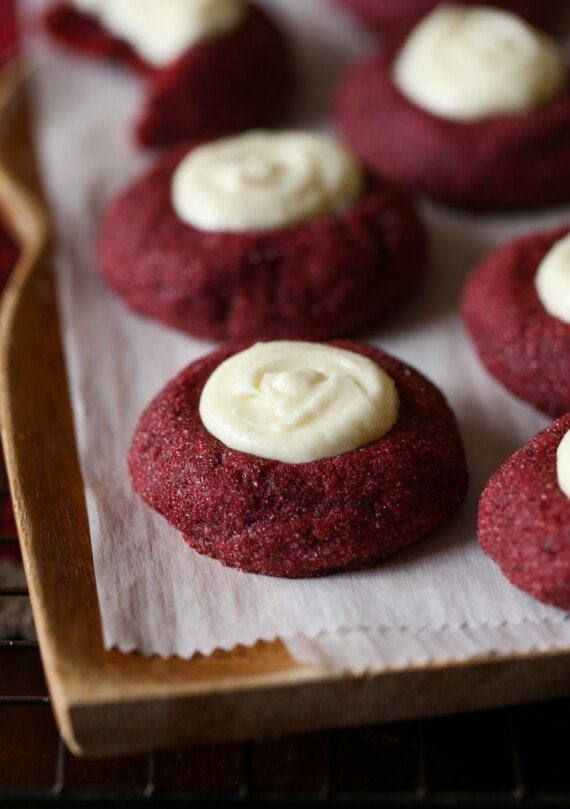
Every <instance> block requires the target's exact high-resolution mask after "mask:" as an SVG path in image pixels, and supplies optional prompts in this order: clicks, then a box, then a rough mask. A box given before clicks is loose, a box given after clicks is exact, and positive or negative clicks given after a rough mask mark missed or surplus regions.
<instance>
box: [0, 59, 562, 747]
mask: <svg viewBox="0 0 570 809" xmlns="http://www.w3.org/2000/svg"><path fill="white" fill-rule="evenodd" d="M22 85H23V80H22V71H21V69H20V66H19V65H18V64H12V65H11V66H10V67H9V68H8V69H7V70H5V71H4V74H3V76H2V78H1V81H0V209H1V210H2V212H3V216H4V219H5V220H6V223H7V225H8V226H9V227H10V229H11V230H12V232H13V235H14V237H15V238H16V239H17V241H18V243H19V244H20V245H21V249H22V253H21V258H20V261H19V263H18V266H17V268H16V270H15V272H14V274H13V277H12V280H11V283H10V285H9V287H8V289H7V290H6V292H5V294H4V299H3V304H2V312H1V322H0V352H1V360H0V362H1V367H0V373H1V378H0V386H1V387H0V390H1V407H2V410H1V417H2V430H3V440H4V447H5V453H6V461H7V466H8V471H9V477H10V483H11V488H12V495H13V499H14V504H15V510H16V518H17V524H18V530H19V534H20V539H21V544H22V553H23V556H24V562H25V567H26V573H27V577H28V583H29V589H30V597H31V602H32V608H33V611H34V617H35V621H36V626H37V631H38V636H39V640H40V650H41V654H42V659H43V664H44V668H45V673H46V677H47V681H48V685H49V689H50V693H51V696H52V700H53V706H54V710H55V714H56V719H57V722H58V724H59V727H60V729H61V732H62V734H63V736H64V738H65V740H66V742H67V744H68V746H69V747H70V748H71V750H72V751H73V752H75V753H78V754H84V755H89V756H103V755H112V754H120V753H126V752H131V751H139V750H144V749H148V748H149V747H160V746H166V745H175V744H180V743H183V742H189V741H200V742H210V741H229V740H237V739H245V738H248V737H252V736H259V735H264V734H271V735H274V734H280V733H287V732H298V731H302V730H309V729H316V728H322V727H327V726H329V727H330V726H341V725H350V724H362V723H370V722H376V721H380V720H396V719H402V718H412V717H418V716H422V715H433V714H437V713H448V712H453V711H464V710H472V709H478V708H483V707H489V706H496V705H504V704H509V703H510V704H512V703H515V702H522V701H529V700H536V699H540V698H546V697H559V696H564V695H566V694H569V693H570V654H568V653H564V654H561V653H557V654H551V655H546V654H541V655H535V656H524V657H521V656H514V655H511V656H508V657H497V656H495V657H487V658H479V659H477V660H473V661H471V662H469V663H466V664H458V665H452V666H450V665H447V666H420V667H416V668H407V669H405V670H392V671H389V672H385V671H384V672H382V673H380V672H370V673H368V674H367V675H366V676H358V677H350V676H336V675H331V674H330V672H328V671H327V670H326V669H323V668H317V667H310V666H302V665H298V664H297V663H296V662H295V661H294V660H293V659H291V657H290V656H289V655H288V653H287V651H286V649H285V648H284V646H283V645H282V644H281V643H279V642H276V643H257V644H256V645H255V646H254V647H253V648H247V649H246V648H237V649H235V650H234V651H232V652H230V653H226V652H219V653H215V654H213V655H212V656H210V657H203V656H201V655H196V656H195V657H194V658H193V659H192V660H190V661H183V660H180V659H170V660H164V659H158V658H152V659H148V658H146V659H145V658H142V657H140V656H139V655H137V654H121V653H119V652H117V651H110V652H109V651H105V649H104V648H103V643H102V637H101V627H100V620H99V612H98V606H97V596H96V591H95V579H94V573H93V567H92V559H91V548H90V541H89V529H88V524H87V516H86V510H85V502H84V493H83V486H82V481H81V475H80V471H79V466H78V461H77V454H76V448H75V441H74V435H73V426H72V416H71V408H70V402H69V397H68V393H67V386H66V378H65V370H64V363H63V356H62V349H61V342H60V335H59V328H58V318H57V307H56V301H55V295H54V283H53V275H52V271H51V265H50V250H49V236H48V234H49V226H48V220H47V217H46V215H45V213H44V210H43V208H42V204H41V202H40V200H41V199H42V197H41V188H40V184H39V182H38V178H37V175H36V172H35V164H34V160H33V154H32V150H31V146H30V136H29V127H28V122H27V114H26V106H25V98H24V93H23V91H22ZM2 166H4V167H6V166H10V173H8V172H7V171H6V170H5V168H2ZM30 191H31V192H32V193H30Z"/></svg>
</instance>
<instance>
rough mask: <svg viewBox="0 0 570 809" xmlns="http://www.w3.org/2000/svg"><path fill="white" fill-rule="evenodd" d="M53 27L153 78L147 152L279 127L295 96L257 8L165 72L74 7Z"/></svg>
mask: <svg viewBox="0 0 570 809" xmlns="http://www.w3.org/2000/svg"><path fill="white" fill-rule="evenodd" d="M46 24H47V27H48V29H49V30H50V31H51V33H52V34H54V35H55V36H56V37H57V38H58V39H59V40H60V41H62V42H64V43H65V44H67V45H70V46H72V47H74V48H76V49H78V50H80V51H82V52H84V53H88V54H91V55H94V56H99V57H104V58H111V59H115V60H117V61H119V62H121V63H124V64H125V65H127V66H128V67H130V68H132V69H134V70H135V71H136V72H137V73H139V74H141V75H142V76H143V77H145V80H146V82H147V98H146V103H145V106H144V109H143V110H142V111H141V115H140V118H139V122H138V124H137V129H136V136H137V139H138V141H139V142H140V143H141V144H142V145H144V146H160V145H164V144H169V143H174V142H176V141H181V140H184V139H186V138H190V137H196V136H199V135H204V134H214V133H216V134H217V133H226V132H238V131H240V130H242V129H246V128H248V127H250V126H259V125H265V124H272V123H274V122H276V121H278V120H279V119H280V118H281V117H282V113H283V109H284V108H285V107H286V105H287V100H288V99H289V97H290V95H291V90H292V85H293V77H292V67H291V59H290V54H289V51H288V47H287V44H286V42H285V39H284V37H283V35H282V34H281V32H280V31H279V30H278V28H277V27H276V26H275V24H274V23H273V22H272V20H270V19H269V17H268V16H267V15H266V14H265V13H264V12H263V11H262V10H261V9H259V8H257V7H256V6H253V5H252V6H251V8H249V10H248V12H247V14H246V18H245V20H244V21H243V23H241V24H239V25H238V26H237V28H236V29H235V30H233V31H231V32H230V33H228V34H226V35H225V36H222V37H219V38H217V39H213V40H210V41H207V42H204V43H200V44H198V45H195V46H194V47H192V48H190V49H189V50H188V51H187V52H186V53H185V54H184V55H183V56H181V57H180V58H178V59H176V60H175V61H174V62H172V63H171V64H170V65H167V66H166V67H164V68H156V67H154V66H153V65H151V64H149V63H147V62H145V61H144V60H143V59H142V58H141V57H139V56H138V55H137V54H136V53H135V51H134V50H133V49H132V48H131V47H130V45H129V44H127V43H126V42H124V41H122V40H119V39H117V38H115V37H113V36H112V35H111V34H109V33H107V32H106V31H105V30H104V29H103V28H102V27H101V26H100V25H99V23H98V22H97V21H96V20H95V19H94V18H92V17H90V16H88V15H84V14H81V13H80V12H78V11H77V10H76V9H75V8H74V7H73V6H71V5H70V4H69V3H59V4H57V5H55V6H54V7H53V8H51V9H50V10H49V11H48V14H47V16H46Z"/></svg>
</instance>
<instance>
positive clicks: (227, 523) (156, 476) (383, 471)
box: [129, 341, 467, 578]
mask: <svg viewBox="0 0 570 809" xmlns="http://www.w3.org/2000/svg"><path fill="white" fill-rule="evenodd" d="M332 345H335V346H339V347H341V348H345V349H348V350H349V351H354V352H358V353H360V354H362V355H364V356H365V357H368V358H370V359H371V360H373V361H374V362H376V363H378V364H379V365H380V366H381V367H382V368H383V369H384V370H385V371H386V372H387V373H388V374H389V375H390V376H391V378H392V379H393V380H394V381H395V383H396V386H397V390H398V395H399V401H400V406H399V414H398V419H397V421H396V423H395V424H394V426H393V427H392V428H391V430H390V431H389V432H388V433H387V434H386V435H385V436H384V437H383V438H381V439H379V440H377V441H373V442H372V443H370V444H367V445H366V446H362V447H360V448H358V449H355V450H351V451H349V452H345V453H343V454H340V455H336V456H334V457H330V458H323V459H321V460H318V461H312V462H308V463H292V464H291V463H283V462H280V461H275V460H268V459H265V458H261V457H257V456H254V455H249V454H245V453H243V452H239V451H237V450H232V449H230V448H228V447H227V446H225V445H224V444H222V443H221V442H220V441H219V440H218V439H217V438H215V437H214V436H213V435H211V434H210V433H209V432H208V431H207V430H206V429H205V427H204V426H203V424H202V421H201V419H200V416H199V412H198V406H199V400H200V395H201V391H202V388H203V387H204V384H205V383H206V380H207V379H208V378H209V376H210V374H211V373H212V372H213V371H214V369H216V368H217V367H218V366H219V365H220V363H222V362H223V361H224V360H225V359H226V358H228V357H229V356H231V355H232V354H234V353H235V352H236V351H238V350H241V349H243V348H244V347H245V346H243V345H242V346H238V347H235V346H234V347H233V348H232V347H226V348H224V349H222V350H220V351H217V352H215V353H214V354H210V355H209V356H207V357H204V358H203V359H201V360H198V361H197V362H194V363H193V364H192V365H190V366H188V367H187V368H186V369H184V370H183V371H182V372H181V373H180V374H179V375H178V376H177V377H176V378H175V379H173V380H172V381H171V382H170V383H169V384H168V385H167V386H166V388H165V389H164V390H163V391H162V392H161V393H160V394H159V395H158V396H157V397H156V399H155V400H154V401H153V402H152V403H151V404H150V405H149V407H148V408H147V410H146V411H145V412H144V414H143V415H142V417H141V419H140V422H139V424H138V426H137V428H136V431H135V434H134V438H133V442H132V445H131V449H130V454H129V469H130V474H131V479H132V484H133V487H134V489H135V491H136V492H138V494H139V495H140V496H141V497H142V498H143V500H144V501H145V502H146V503H148V504H149V505H150V506H152V507H153V508H154V509H156V510H157V511H159V512H160V513H161V514H163V515H164V516H165V517H166V519H167V520H168V521H169V522H170V523H172V525H174V526H175V527H176V528H178V529H179V530H180V531H181V532H182V533H183V535H184V539H185V540H186V542H187V543H188V544H189V545H191V546H192V547H193V548H195V549H196V550H197V551H199V552H200V553H203V554H206V555H208V556H212V557H214V558H216V559H219V560H220V561H221V562H222V563H223V564H225V565H229V566H232V567H236V568H239V569H241V570H245V571H250V572H254V573H263V574H266V575H271V576H284V577H292V578H296V577H305V576H320V575H324V574H327V573H332V572H335V571H339V570H350V569H359V568H363V567H368V566H370V565H373V564H375V563H376V562H378V561H380V560H381V559H384V558H386V557H389V556H391V555H393V554H394V553H396V552H397V551H399V550H402V549H404V548H406V547H408V546H409V545H412V544H413V543H415V542H417V541H418V540H420V539H421V538H422V537H424V536H425V535H426V534H427V533H429V532H430V531H431V530H433V529H434V528H435V527H436V526H438V525H439V524H441V523H442V522H443V521H444V520H445V519H447V517H449V515H450V514H451V513H453V512H454V511H455V510H456V509H457V507H458V506H459V505H460V503H461V502H462V500H463V498H464V496H465V491H466V488H467V471H466V466H465V458H464V452H463V447H462V442H461V438H460V436H459V433H458V430H457V426H456V423H455V419H454V417H453V414H452V413H451V411H450V409H449V407H448V406H447V404H446V402H445V400H444V398H443V396H442V395H441V393H440V392H439V391H438V390H437V389H436V388H435V386H434V385H432V384H431V383H430V382H428V381H427V380H426V379H425V378H424V377H423V376H421V375H420V374H419V373H417V372H416V371H414V370H412V369H411V368H409V367H407V366H406V365H404V364H403V363H401V362H399V361H398V360H396V359H394V358H393V357H391V356H389V355H387V354H385V353H383V352H381V351H379V350H378V349H375V348H373V347H371V346H366V345H363V344H359V343H354V342H350V341H334V342H333V343H332Z"/></svg>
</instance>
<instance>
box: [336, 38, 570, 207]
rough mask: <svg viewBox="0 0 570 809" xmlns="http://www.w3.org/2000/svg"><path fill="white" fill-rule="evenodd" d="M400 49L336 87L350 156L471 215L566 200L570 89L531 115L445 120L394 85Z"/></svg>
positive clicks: (377, 58) (354, 70)
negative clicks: (470, 211)
mask: <svg viewBox="0 0 570 809" xmlns="http://www.w3.org/2000/svg"><path fill="white" fill-rule="evenodd" d="M402 43H403V40H402V39H399V40H398V42H396V43H394V42H393V43H392V44H391V45H390V46H388V47H387V48H386V49H385V50H384V51H383V52H382V53H379V54H378V55H377V56H375V57H373V58H371V59H368V60H366V61H364V62H362V63H360V64H358V65H356V66H355V67H354V68H352V69H351V70H350V71H349V72H348V74H347V75H346V76H345V78H344V79H343V80H342V82H341V84H340V87H339V90H338V93H337V97H336V107H335V109H336V117H337V120H338V122H339V125H340V128H341V131H342V132H343V134H344V137H345V140H346V142H347V144H348V145H349V146H350V148H352V149H353V150H354V152H356V154H358V155H360V156H361V157H362V158H363V159H364V160H365V161H366V162H367V163H368V164H369V165H370V166H371V167H372V168H373V169H374V170H375V171H377V172H379V173H380V174H382V175H384V176H386V177H388V178H390V179H392V180H393V181H395V182H398V183H400V184H401V185H403V186H404V187H406V188H408V189H410V190H413V191H416V192H419V193H422V194H426V195H427V196H429V197H432V198H434V199H436V200H439V201H441V202H445V203H449V204H451V205H457V206H460V207H465V208H470V209H474V210H477V209H481V210H492V209H509V208H511V209H515V208H528V207H539V206H544V205H549V204H554V203H560V202H563V201H566V200H568V199H570V150H568V149H567V133H568V130H569V127H570V88H567V89H566V90H564V91H563V92H562V94H561V95H560V96H558V97H557V98H555V99H554V100H553V101H551V102H549V103H548V104H545V105H544V106H542V107H541V108H539V109H534V110H532V111H530V112H524V113H518V114H497V115H495V116H493V117H488V118H482V119H478V120H471V121H455V120H449V119H446V118H444V117H440V116H438V115H435V114H433V113H432V112H429V111H427V110H426V109H424V108H422V107H420V106H418V105H416V104H415V103H414V102H412V101H411V100H409V99H408V98H407V97H406V96H405V95H404V94H403V93H402V92H401V91H400V90H399V89H398V87H397V86H396V84H395V81H394V64H395V60H396V58H397V56H398V54H399V53H400V48H401V45H402Z"/></svg>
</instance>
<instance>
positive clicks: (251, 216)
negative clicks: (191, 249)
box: [172, 131, 363, 231]
mask: <svg viewBox="0 0 570 809" xmlns="http://www.w3.org/2000/svg"><path fill="white" fill-rule="evenodd" d="M362 186H363V171H362V168H361V166H360V163H359V162H358V161H357V160H356V159H355V158H354V157H353V156H352V155H351V154H349V152H347V151H346V150H345V149H344V148H343V147H342V146H340V144H338V143H336V142H335V141H334V140H333V139H332V138H330V137H328V136H326V135H319V134H314V133H309V132H268V131H267V132H266V131H253V132H246V133H244V134H242V135H237V136H235V137H230V138H222V139H221V140H216V141H213V142H212V143H207V144H205V145H204V146H200V147H198V148H197V149H194V150H193V151H192V152H190V154H189V155H188V156H187V157H186V158H184V160H182V162H181V163H180V164H179V166H178V168H177V169H176V171H175V173H174V177H173V180H172V204H173V206H174V209H175V211H176V213H177V214H178V216H179V217H180V218H181V219H182V220H183V221H184V222H186V223H188V224H190V225H193V226H194V227H196V228H199V229H200V230H209V231H220V230H225V231H246V230H266V229H269V228H284V227H287V226H290V225H293V224H297V223H299V222H306V221H308V220H310V219H315V218H316V217H319V216H328V215H331V214H333V213H335V212H338V211H341V210H343V209H344V208H346V207H347V206H348V205H349V204H350V203H351V202H353V201H354V200H355V199H356V197H358V195H359V194H360V192H361V189H362Z"/></svg>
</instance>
